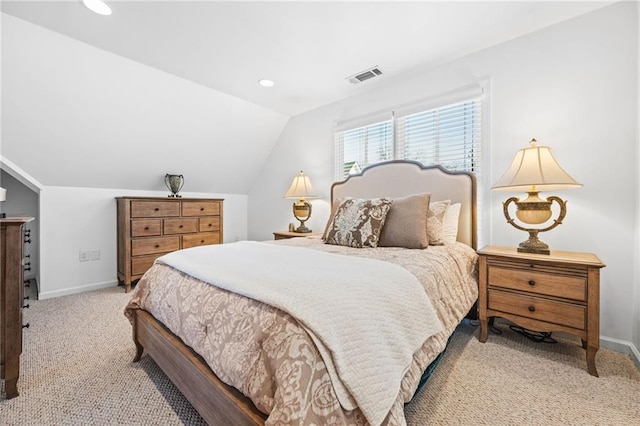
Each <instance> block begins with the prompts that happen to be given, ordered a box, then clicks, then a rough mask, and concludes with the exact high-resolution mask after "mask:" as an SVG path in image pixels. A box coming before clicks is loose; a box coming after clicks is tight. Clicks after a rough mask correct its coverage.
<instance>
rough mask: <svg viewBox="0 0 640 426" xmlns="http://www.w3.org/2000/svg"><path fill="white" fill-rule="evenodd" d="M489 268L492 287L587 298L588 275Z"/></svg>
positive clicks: (578, 298) (581, 298) (580, 298)
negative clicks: (573, 275) (572, 275)
mask: <svg viewBox="0 0 640 426" xmlns="http://www.w3.org/2000/svg"><path fill="white" fill-rule="evenodd" d="M488 269H489V270H488V282H489V286H492V287H502V288H507V289H512V290H518V291H526V292H529V293H537V294H543V295H548V296H556V297H563V298H567V299H574V300H579V301H586V300H587V279H586V277H571V276H566V275H554V274H550V273H544V272H535V271H528V270H524V269H509V268H501V267H497V266H490V267H489V268H488Z"/></svg>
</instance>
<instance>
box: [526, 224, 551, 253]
mask: <svg viewBox="0 0 640 426" xmlns="http://www.w3.org/2000/svg"><path fill="white" fill-rule="evenodd" d="M527 231H529V239H528V240H525V241H523V242H521V243H520V245H518V251H519V252H520V253H537V254H551V251H550V250H549V246H548V245H547V244H545V243H543V242H542V241H540V240H539V239H538V232H539V231H538V230H537V229H527Z"/></svg>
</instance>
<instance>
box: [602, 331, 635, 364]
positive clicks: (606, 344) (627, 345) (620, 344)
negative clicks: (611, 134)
mask: <svg viewBox="0 0 640 426" xmlns="http://www.w3.org/2000/svg"><path fill="white" fill-rule="evenodd" d="M600 346H602V347H603V348H606V349H611V350H612V351H616V352H621V353H623V354H629V355H631V359H632V360H633V362H634V364H635V365H636V367H637V368H638V370H640V351H638V348H636V345H634V344H633V342H629V341H627V340H622V339H616V338H615V337H607V336H600Z"/></svg>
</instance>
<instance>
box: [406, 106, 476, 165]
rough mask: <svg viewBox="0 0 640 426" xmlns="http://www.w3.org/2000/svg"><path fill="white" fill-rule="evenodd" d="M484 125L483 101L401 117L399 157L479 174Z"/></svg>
mask: <svg viewBox="0 0 640 426" xmlns="http://www.w3.org/2000/svg"><path fill="white" fill-rule="evenodd" d="M481 122H482V120H481V117H480V102H479V99H472V100H468V101H465V102H460V103H456V104H453V105H447V106H444V107H441V108H434V109H431V110H428V111H421V112H417V113H414V114H410V115H406V116H403V117H398V118H397V119H396V123H397V132H396V138H397V143H398V154H399V155H398V156H397V157H396V158H403V159H407V160H416V161H420V162H421V163H422V164H424V165H425V166H428V165H432V164H440V165H442V166H443V167H444V168H446V169H449V170H453V171H470V172H475V173H477V172H478V171H479V167H480V161H479V159H480V136H481V133H482V131H481V130H482V126H481Z"/></svg>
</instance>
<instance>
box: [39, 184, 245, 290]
mask: <svg viewBox="0 0 640 426" xmlns="http://www.w3.org/2000/svg"><path fill="white" fill-rule="evenodd" d="M167 194H168V191H164V192H152V191H133V190H122V189H97V188H70V187H55V186H46V187H44V189H43V190H42V191H41V197H40V203H41V226H40V229H41V236H40V240H41V245H40V253H41V261H40V268H41V278H40V279H41V282H40V295H39V296H40V298H41V299H47V298H51V297H57V296H63V295H66V294H71V293H77V292H81V291H88V290H95V289H97V288H102V287H109V286H113V285H116V284H117V248H116V244H117V234H116V200H115V197H121V196H156V197H166V196H167ZM180 194H181V195H182V196H183V197H190V196H192V197H198V198H204V197H212V198H223V199H224V212H223V214H224V224H223V235H224V241H225V242H234V241H239V240H244V239H246V237H247V196H246V195H234V194H219V193H189V192H181V193H180ZM86 249H98V250H100V253H101V256H100V260H97V261H89V262H80V258H79V251H80V250H86Z"/></svg>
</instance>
